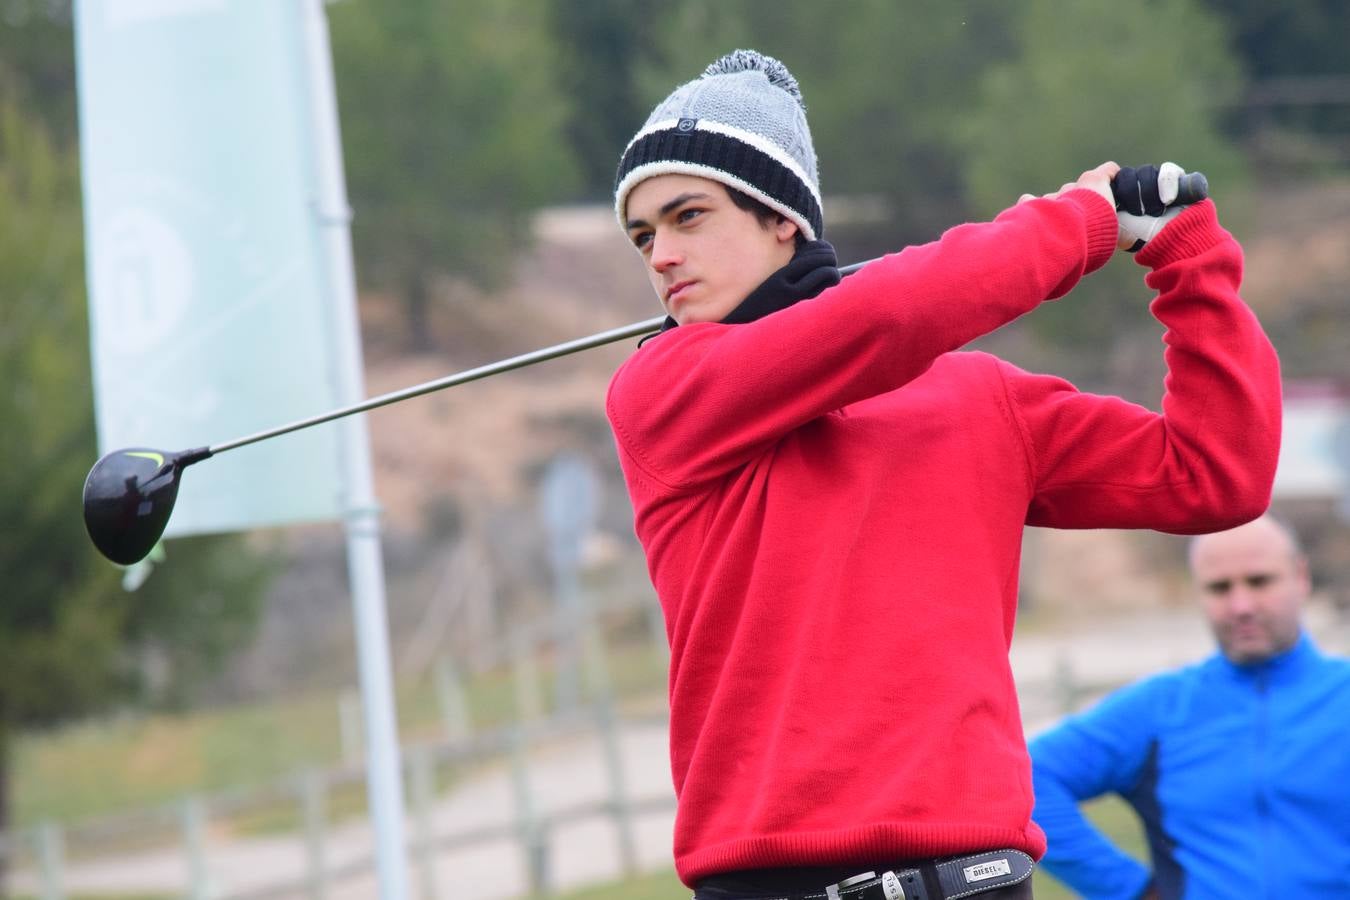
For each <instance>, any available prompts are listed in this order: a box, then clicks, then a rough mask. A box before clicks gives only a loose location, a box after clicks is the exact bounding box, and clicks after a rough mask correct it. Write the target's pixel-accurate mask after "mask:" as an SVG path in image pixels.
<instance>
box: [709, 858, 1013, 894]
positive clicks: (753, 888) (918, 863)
mask: <svg viewBox="0 0 1350 900" xmlns="http://www.w3.org/2000/svg"><path fill="white" fill-rule="evenodd" d="M932 863H933V860H908V861H900V862H894V861H892V862H888V863H885V864H875V865H857V866H842V867H841V866H825V867H813V868H781V869H754V870H746V871H741V872H728V873H725V874H722V875H714V876H711V877H709V878H706V879H704V880H703V881H700V882H699V883H698V886H697V887H695V888H694V897H693V900H765V898H772V900H800V898H802V897H805V896H807V895H819V894H821V893H822V892H823V891H824V890H825V888H826V886H827V885H832V884H838V883H839V882H841V881H843V880H844V879H846V878H849V877H852V876H854V875H857V874H859V873H861V872H868V871H873V872H884V871H886V870H887V869H890V870H892V871H897V872H898V871H900V870H902V869H912V868H918V869H921V870H928V871H925V876H924V882H925V885H926V886H927V889H928V896H929V897H932V898H935V900H936V898H941V897H942V894H941V893H940V892H939V888H938V885H937V884H936V882H935V880H934V879H933V878H932V877H930V872H931V865H932ZM969 900H1033V898H1032V894H1031V878H1030V877H1028V878H1027V879H1026V880H1024V881H1021V882H1019V883H1018V884H1012V885H1008V886H1007V887H1002V888H993V889H991V890H987V891H983V892H981V893H978V894H972V895H971V896H970V897H969Z"/></svg>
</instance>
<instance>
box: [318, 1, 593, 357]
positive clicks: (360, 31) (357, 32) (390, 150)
mask: <svg viewBox="0 0 1350 900" xmlns="http://www.w3.org/2000/svg"><path fill="white" fill-rule="evenodd" d="M546 2H547V0H495V2H492V3H455V4H447V3H443V2H439V0H346V2H343V3H339V4H336V5H334V6H332V7H330V8H329V10H328V13H329V20H330V29H331V34H332V44H333V57H334V68H335V70H336V74H337V83H338V104H339V108H340V110H341V116H342V131H343V144H344V147H345V151H346V167H347V179H348V185H349V193H350V195H351V199H352V205H353V207H354V208H355V210H356V217H355V220H354V222H353V227H352V235H353V238H354V241H355V245H356V253H357V269H358V272H359V274H360V277H361V278H362V280H363V281H364V282H365V283H366V284H367V285H368V286H371V287H377V288H381V289H385V290H390V291H393V292H395V293H397V294H398V295H399V296H400V297H401V299H402V300H403V301H404V302H405V303H406V304H407V311H408V327H409V334H410V336H411V338H412V340H413V341H414V343H415V344H416V345H417V346H418V347H419V349H429V342H430V331H429V329H428V328H427V312H428V306H427V304H428V301H429V297H430V294H429V292H430V287H431V282H432V279H433V278H434V277H435V276H437V275H441V274H446V273H452V274H458V275H463V276H466V277H468V278H471V279H473V280H474V281H476V282H478V283H482V284H489V285H490V284H493V283H495V282H496V281H499V280H500V279H501V278H502V277H503V276H504V275H505V274H506V273H508V272H509V271H510V264H511V260H512V258H513V257H514V256H515V255H516V254H517V253H519V252H520V248H521V246H522V244H523V243H525V242H526V241H527V240H528V239H529V232H528V224H529V223H528V217H527V214H528V213H529V212H530V211H531V210H533V209H534V208H536V207H538V206H540V205H542V204H544V203H547V202H551V201H556V200H557V199H560V198H563V197H566V196H568V195H569V193H570V191H571V189H572V185H573V184H574V179H575V175H574V171H575V166H574V162H573V158H572V155H571V150H570V148H569V146H568V143H567V141H566V140H565V138H564V135H563V127H564V125H565V123H566V121H567V116H568V101H567V99H566V98H565V97H564V95H563V93H562V91H561V90H560V88H559V82H558V72H559V69H558V62H557V54H556V52H555V45H554V43H553V41H552V39H551V35H550V34H549V32H548V29H547V25H548V18H547V14H548V7H547V5H546Z"/></svg>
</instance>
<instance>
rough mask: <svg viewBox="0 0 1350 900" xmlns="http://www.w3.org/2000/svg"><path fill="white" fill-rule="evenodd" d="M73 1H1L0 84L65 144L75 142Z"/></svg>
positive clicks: (58, 141)
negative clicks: (10, 91)
mask: <svg viewBox="0 0 1350 900" xmlns="http://www.w3.org/2000/svg"><path fill="white" fill-rule="evenodd" d="M74 39H75V38H74V33H73V29H72V28H71V7H70V0H0V85H8V86H9V87H10V89H11V90H12V91H13V92H14V93H15V95H16V97H17V100H18V102H19V103H21V104H22V105H23V106H24V108H25V109H27V110H28V111H29V115H32V116H34V117H36V118H38V119H39V120H41V122H42V123H43V125H44V127H45V128H46V129H47V131H48V133H49V134H51V135H52V137H53V138H54V139H55V140H56V142H57V144H58V145H59V146H62V147H68V146H71V145H73V144H74V143H75V137H76V116H75V45H74Z"/></svg>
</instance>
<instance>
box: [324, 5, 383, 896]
mask: <svg viewBox="0 0 1350 900" xmlns="http://www.w3.org/2000/svg"><path fill="white" fill-rule="evenodd" d="M300 2H301V3H303V5H304V26H303V34H304V41H305V60H306V63H307V69H308V72H309V85H308V87H309V100H310V110H311V115H312V119H313V126H314V135H315V148H316V153H315V155H316V163H317V168H318V178H319V190H320V194H319V197H318V198H317V203H316V207H317V208H316V215H317V218H318V221H319V224H320V226H321V228H322V232H321V233H322V238H323V253H324V259H325V261H326V263H327V268H328V274H329V278H330V279H331V288H332V296H333V298H334V300H335V302H334V304H333V306H334V310H335V319H336V321H335V323H334V325H335V329H334V331H335V337H336V345H337V373H336V374H337V378H338V382H339V391H338V393H339V396H340V397H341V398H342V402H346V403H354V402H357V401H359V400H360V399H361V398H362V397H363V396H364V394H365V390H364V387H363V381H364V379H363V376H362V371H363V363H362V355H361V343H360V324H359V322H358V320H357V314H356V284H355V276H354V268H353V262H352V248H351V230H350V227H349V223H350V221H351V210H350V207H349V206H348V202H347V187H346V180H345V177H344V174H343V161H342V145H341V134H340V130H339V125H338V115H337V104H336V92H335V88H334V81H333V67H332V55H331V50H330V48H329V43H328V22H327V18H326V16H325V14H324V10H323V0H300ZM343 429H344V430H343V439H342V441H341V447H342V450H343V460H342V465H343V469H344V470H345V479H344V480H345V483H346V488H347V494H346V497H345V504H344V505H345V525H346V532H347V570H348V573H349V576H350V579H351V591H352V608H353V614H354V622H355V630H356V648H357V659H358V664H359V669H360V682H361V699H362V704H361V705H362V711H363V714H364V718H365V735H366V784H367V791H368V793H369V804H370V810H371V817H372V819H373V822H374V828H375V863H376V870H377V874H378V878H379V890H380V898H381V900H405V898H406V897H407V896H408V871H407V856H406V846H407V845H406V843H405V840H404V820H403V780H402V767H401V765H400V755H399V745H398V728H397V716H396V711H395V703H394V690H393V677H392V675H391V667H390V660H389V624H388V620H387V615H386V610H385V596H384V560H383V556H382V554H381V548H380V522H379V510H378V508H377V506H376V500H375V492H374V487H373V479H372V476H371V464H370V439H369V434H368V432H367V430H366V420H365V417H364V416H352V417H350V418H348V419H346V420H344V422H343Z"/></svg>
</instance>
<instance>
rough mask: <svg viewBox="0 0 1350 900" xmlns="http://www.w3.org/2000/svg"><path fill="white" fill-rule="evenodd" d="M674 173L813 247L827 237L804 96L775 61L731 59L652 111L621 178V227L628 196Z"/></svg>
mask: <svg viewBox="0 0 1350 900" xmlns="http://www.w3.org/2000/svg"><path fill="white" fill-rule="evenodd" d="M668 174H680V175H698V176H701V177H703V178H710V179H712V180H713V181H719V182H721V183H722V184H725V185H728V186H730V187H734V188H736V189H737V190H739V191H741V192H743V193H745V194H748V195H749V196H751V197H754V198H755V199H756V200H758V201H759V202H761V203H763V204H764V205H765V206H767V207H769V208H770V209H772V210H775V211H776V212H779V213H782V214H783V215H784V216H786V217H787V218H788V219H790V220H791V221H793V222H795V223H796V224H797V227H798V228H800V229H801V231H802V234H803V235H805V236H806V239H807V240H810V241H813V240H816V239H818V238H819V237H820V236H821V232H822V231H824V219H823V217H822V215H821V208H820V183H819V178H818V177H817V175H816V151H815V148H814V147H813V146H812V144H811V130H810V128H808V127H807V124H806V106H805V104H804V103H803V102H802V92H801V89H800V88H799V87H797V80H796V79H795V78H793V77H792V73H791V72H789V71H788V70H787V66H785V65H783V64H782V63H781V62H779V61H778V60H776V59H774V58H773V57H771V56H765V55H763V54H761V53H756V52H755V51H754V50H736V51H733V52H732V53H728V54H727V55H726V56H723V57H722V58H721V59H719V60H717V61H716V62H714V63H713V64H712V65H710V66H708V68H707V69H706V70H704V72H703V74H702V75H700V76H699V77H698V78H696V79H694V80H693V81H691V82H689V83H687V84H684V85H681V86H680V87H678V88H676V89H675V91H674V93H672V94H671V95H670V96H669V97H667V98H666V99H665V100H663V101H662V102H661V103H659V104H658V105H657V107H656V109H654V110H652V114H651V115H650V116H648V117H647V124H646V125H644V126H643V127H642V130H641V131H639V132H638V133H637V136H636V137H634V138H633V140H632V141H631V142H630V143H629V144H628V148H627V149H626V150H624V153H623V158H622V159H621V160H620V161H619V171H618V174H617V175H616V176H615V179H614V211H615V212H616V213H617V214H618V216H619V225H620V227H626V226H627V211H626V207H627V205H628V194H629V192H630V191H632V190H633V188H634V187H636V186H637V184H638V183H639V182H641V181H644V180H646V179H648V178H651V177H653V176H655V175H668Z"/></svg>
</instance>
